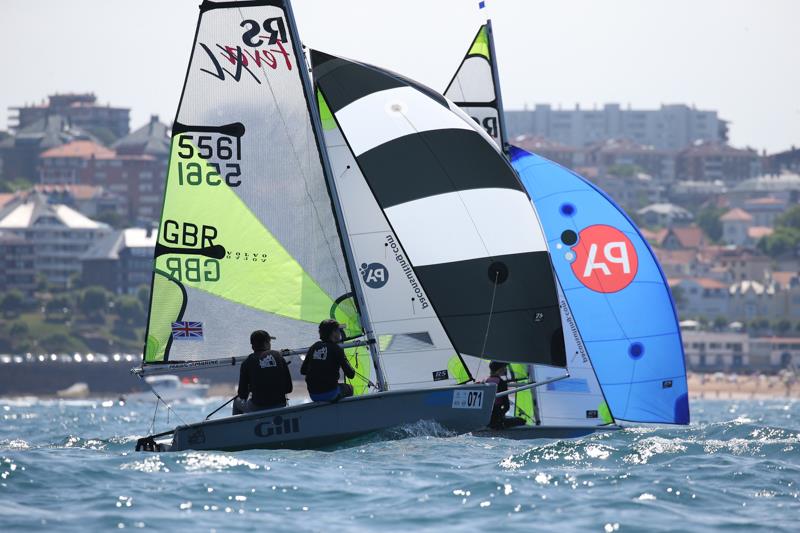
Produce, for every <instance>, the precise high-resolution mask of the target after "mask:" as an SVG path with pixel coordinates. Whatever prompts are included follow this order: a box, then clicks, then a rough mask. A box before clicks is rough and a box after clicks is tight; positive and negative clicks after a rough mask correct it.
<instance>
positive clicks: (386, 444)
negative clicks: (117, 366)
mask: <svg viewBox="0 0 800 533" xmlns="http://www.w3.org/2000/svg"><path fill="white" fill-rule="evenodd" d="M214 407H216V405H215V404H214V402H207V403H203V404H193V405H182V406H176V407H175V413H172V414H170V420H169V421H167V420H166V419H165V418H164V417H163V416H162V414H163V409H162V410H160V411H159V413H158V414H157V417H156V429H157V430H158V429H167V428H168V427H173V426H174V425H175V423H176V422H178V421H179V420H178V419H177V418H176V417H180V418H182V419H185V420H198V419H201V418H203V417H204V415H205V414H207V413H208V412H210V411H211V410H213V408H214ZM692 416H693V421H692V425H691V426H689V427H661V428H635V429H627V430H624V431H620V432H615V433H610V434H601V435H593V436H590V437H585V438H581V439H577V440H561V441H553V440H543V441H512V440H506V439H499V438H481V437H474V436H470V435H466V436H448V435H446V434H445V433H443V432H442V431H441V429H439V428H437V427H436V426H433V425H430V424H418V425H415V426H412V427H408V428H403V430H402V431H400V432H399V433H395V436H396V437H402V438H399V439H396V440H381V439H379V438H374V437H373V438H366V439H362V440H361V441H358V442H354V443H350V445H348V446H340V447H337V448H334V449H331V450H326V451H288V450H277V451H271V450H256V451H244V452H237V453H227V452H181V453H159V454H154V453H141V452H140V453H137V452H134V451H133V448H134V445H135V440H136V437H137V436H139V435H141V434H143V433H144V432H146V431H147V430H148V428H149V426H150V425H151V423H152V417H153V405H152V404H149V403H139V404H133V403H128V404H125V405H121V404H120V403H119V402H116V401H113V402H112V401H105V402H104V401H102V400H97V401H93V400H86V401H37V400H30V401H26V400H18V401H13V400H5V401H3V400H0V531H27V532H30V531H52V530H59V531H81V532H83V531H97V530H111V529H130V528H132V529H137V528H146V529H155V530H164V531H187V530H192V531H214V530H216V531H234V530H241V531H254V530H256V529H258V530H262V531H322V532H326V533H327V532H334V531H335V532H339V531H407V530H415V531H440V530H456V529H457V530H460V531H461V530H463V531H481V532H494V531H537V530H541V531H547V530H550V531H606V532H613V531H686V530H690V531H716V530H739V531H758V530H763V531H794V532H796V531H798V530H800V402H797V401H788V400H787V401H777V400H776V401H695V402H693V403H692Z"/></svg>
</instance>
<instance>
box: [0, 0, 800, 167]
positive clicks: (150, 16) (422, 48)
mask: <svg viewBox="0 0 800 533" xmlns="http://www.w3.org/2000/svg"><path fill="white" fill-rule="evenodd" d="M199 3H200V2H199V0H136V1H133V0H131V1H123V0H2V2H0V49H1V50H2V51H1V52H0V70H1V71H2V77H1V78H0V79H2V81H1V82H0V129H4V128H5V127H6V121H7V113H6V112H5V109H6V108H7V107H9V106H13V105H20V104H24V103H26V102H33V101H39V100H41V99H42V98H44V97H45V96H46V95H47V94H49V93H52V92H59V91H60V92H70V91H94V92H95V93H96V94H97V96H98V97H99V98H100V100H101V101H102V102H103V103H106V102H110V103H112V104H113V105H118V106H127V107H131V108H132V113H131V118H132V121H131V127H132V128H136V127H139V126H140V125H142V124H143V123H144V122H145V121H146V120H147V118H148V117H149V115H150V114H151V113H156V114H159V115H160V116H161V118H162V120H164V121H165V122H171V121H172V119H173V118H174V115H175V107H176V105H177V102H178V96H179V95H180V91H181V84H182V82H183V76H184V73H185V69H186V63H187V61H188V57H189V50H190V46H191V41H192V37H193V32H194V27H195V22H196V19H197V13H198V11H197V5H198V4H199ZM293 4H294V8H295V14H296V17H297V20H298V25H299V29H300V35H301V38H302V39H303V41H304V43H305V44H306V45H308V46H311V47H314V48H319V49H321V50H325V51H328V52H331V53H334V54H338V55H343V56H346V57H350V58H353V59H360V60H363V61H366V62H369V63H374V64H376V65H379V66H383V67H386V68H389V69H391V70H395V71H397V72H399V73H402V74H405V75H407V76H409V77H411V78H414V79H417V80H418V81H421V82H423V83H425V84H427V85H430V86H431V87H433V88H435V89H437V90H439V91H442V90H444V85H445V84H446V83H447V82H448V81H449V79H450V77H451V75H452V72H453V70H454V69H455V68H456V67H457V66H458V64H459V62H460V61H461V57H462V56H463V54H464V53H465V51H466V47H467V46H468V44H469V41H470V39H471V38H472V37H473V35H474V34H475V32H476V30H477V27H478V25H479V24H480V23H481V22H482V20H483V17H485V13H486V12H487V10H483V11H479V10H478V8H477V5H478V1H477V0H294V2H293ZM487 4H488V5H489V10H488V12H489V14H490V15H491V17H492V20H493V25H494V29H495V37H496V45H497V54H498V61H499V66H500V77H501V80H502V89H503V98H504V100H505V104H506V108H507V109H519V108H522V107H523V105H525V104H528V105H533V104H535V103H537V102H538V103H551V104H553V105H554V106H558V105H559V104H561V105H562V106H563V107H565V108H569V107H573V106H574V105H575V104H576V103H579V104H580V105H581V106H582V107H592V106H594V105H595V104H597V105H602V104H603V103H606V102H618V103H621V104H622V105H623V106H625V105H627V104H628V103H630V104H631V106H633V107H638V108H657V107H658V106H660V105H661V104H662V103H688V104H690V105H691V104H694V105H696V106H697V107H698V108H702V109H715V110H717V111H719V114H720V116H721V117H722V118H725V119H727V120H730V121H731V140H732V143H733V144H734V145H739V146H741V145H750V146H753V147H755V148H758V149H762V148H766V149H767V150H769V151H778V150H783V149H786V148H788V147H789V146H790V145H792V144H795V145H798V146H800V31H798V26H797V23H798V21H799V20H800V1H799V0H605V1H602V0H546V1H545V0H488V1H487Z"/></svg>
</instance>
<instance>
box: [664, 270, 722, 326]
mask: <svg viewBox="0 0 800 533" xmlns="http://www.w3.org/2000/svg"><path fill="white" fill-rule="evenodd" d="M669 286H670V289H671V290H672V291H673V294H675V295H676V300H677V305H678V311H679V314H680V316H681V318H699V317H704V318H707V319H709V320H714V319H715V318H717V317H719V316H728V313H729V302H730V293H729V290H728V285H727V284H725V283H722V282H720V281H717V280H715V279H711V278H683V279H670V280H669ZM678 294H680V296H678Z"/></svg>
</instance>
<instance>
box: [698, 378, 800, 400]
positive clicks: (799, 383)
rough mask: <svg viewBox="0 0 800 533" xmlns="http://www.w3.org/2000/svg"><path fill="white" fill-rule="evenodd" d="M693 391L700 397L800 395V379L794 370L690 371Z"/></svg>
mask: <svg viewBox="0 0 800 533" xmlns="http://www.w3.org/2000/svg"><path fill="white" fill-rule="evenodd" d="M688 377H689V395H690V397H692V398H700V399H707V400H713V399H721V400H722V399H732V400H745V399H754V400H760V399H764V400H766V399H778V398H800V380H798V378H797V377H796V376H794V375H791V374H782V375H764V374H759V375H740V374H723V373H721V372H718V373H716V374H698V373H694V372H689V374H688Z"/></svg>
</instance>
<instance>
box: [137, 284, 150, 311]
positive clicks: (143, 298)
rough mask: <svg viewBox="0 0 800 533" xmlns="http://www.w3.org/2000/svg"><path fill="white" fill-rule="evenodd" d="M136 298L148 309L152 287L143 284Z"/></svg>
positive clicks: (143, 307)
mask: <svg viewBox="0 0 800 533" xmlns="http://www.w3.org/2000/svg"><path fill="white" fill-rule="evenodd" d="M136 299H138V300H139V303H140V304H142V309H147V308H148V306H149V305H150V287H148V286H147V285H142V286H141V287H139V288H138V289H137V290H136Z"/></svg>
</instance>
